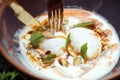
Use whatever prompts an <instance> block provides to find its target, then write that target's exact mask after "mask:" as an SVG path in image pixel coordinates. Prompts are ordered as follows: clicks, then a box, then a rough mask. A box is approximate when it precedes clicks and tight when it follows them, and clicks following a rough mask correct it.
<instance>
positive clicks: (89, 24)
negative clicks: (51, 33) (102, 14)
mask: <svg viewBox="0 0 120 80" xmlns="http://www.w3.org/2000/svg"><path fill="white" fill-rule="evenodd" d="M92 25H94V23H93V22H84V23H78V24H76V25H74V26H73V27H74V28H76V27H88V26H92Z"/></svg>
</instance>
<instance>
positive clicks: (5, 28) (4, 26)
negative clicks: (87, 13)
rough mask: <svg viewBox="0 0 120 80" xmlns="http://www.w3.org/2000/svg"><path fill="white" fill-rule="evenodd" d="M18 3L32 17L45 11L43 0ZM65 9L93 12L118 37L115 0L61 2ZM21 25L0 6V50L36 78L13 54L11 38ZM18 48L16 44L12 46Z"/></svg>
mask: <svg viewBox="0 0 120 80" xmlns="http://www.w3.org/2000/svg"><path fill="white" fill-rule="evenodd" d="M18 2H19V3H20V4H21V5H22V6H23V7H24V8H25V9H26V10H27V11H28V12H29V13H31V14H32V15H33V16H34V17H36V16H38V15H40V14H41V13H43V12H44V11H46V4H45V0H36V1H33V0H18ZM63 3H64V7H65V8H80V7H82V8H84V9H87V10H94V11H96V12H98V13H99V14H101V15H102V16H104V17H105V18H107V19H108V21H109V22H110V23H111V24H112V25H113V26H114V28H115V29H116V31H117V33H118V34H119V37H120V28H119V26H120V24H119V21H120V16H119V14H120V10H119V8H120V6H119V5H120V4H119V3H120V1H119V0H118V1H117V0H116V1H114V0H109V1H108V0H104V1H102V0H63ZM22 27H23V24H22V23H21V22H20V21H19V20H17V18H16V17H15V15H14V12H13V11H12V10H11V9H10V8H9V7H7V6H6V5H5V4H1V5H0V49H1V51H2V53H3V55H4V56H5V58H6V59H7V60H8V61H9V62H10V63H12V64H13V65H14V66H15V67H17V68H18V69H19V70H21V71H23V72H24V73H27V74H28V75H30V76H34V77H37V78H38V76H36V75H34V74H31V72H29V69H27V68H26V67H25V66H23V64H22V63H21V62H20V61H19V59H17V56H19V55H18V54H15V53H14V52H13V47H12V46H13V44H14V43H13V37H14V34H15V32H16V31H17V30H18V29H20V28H22ZM14 45H16V46H19V45H17V44H14Z"/></svg>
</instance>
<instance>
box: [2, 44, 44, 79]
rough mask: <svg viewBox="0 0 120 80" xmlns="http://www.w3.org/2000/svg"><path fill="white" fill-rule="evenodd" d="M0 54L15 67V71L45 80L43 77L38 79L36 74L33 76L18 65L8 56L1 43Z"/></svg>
mask: <svg viewBox="0 0 120 80" xmlns="http://www.w3.org/2000/svg"><path fill="white" fill-rule="evenodd" d="M0 52H1V54H2V56H3V57H4V58H5V59H6V60H7V61H8V62H9V63H10V64H11V65H12V66H13V67H15V69H17V70H18V71H20V72H22V73H24V74H25V75H26V76H29V77H32V78H35V79H43V78H42V77H41V78H40V77H38V76H36V75H34V74H32V73H31V72H28V71H27V70H26V69H25V68H24V67H23V66H21V65H20V64H17V63H16V62H14V60H13V59H12V58H11V57H10V56H9V55H7V53H6V52H5V50H4V48H3V47H2V45H1V43H0Z"/></svg>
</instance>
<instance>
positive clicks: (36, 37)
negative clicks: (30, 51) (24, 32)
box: [30, 32, 44, 48]
mask: <svg viewBox="0 0 120 80" xmlns="http://www.w3.org/2000/svg"><path fill="white" fill-rule="evenodd" d="M43 37H44V36H43V35H41V34H39V33H38V32H34V33H33V34H32V35H31V38H30V43H31V44H32V46H33V47H34V48H35V47H37V46H38V44H39V42H40V39H41V38H43Z"/></svg>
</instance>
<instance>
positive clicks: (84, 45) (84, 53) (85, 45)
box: [81, 43, 88, 63]
mask: <svg viewBox="0 0 120 80" xmlns="http://www.w3.org/2000/svg"><path fill="white" fill-rule="evenodd" d="M87 49H88V47H87V43H85V44H83V45H82V47H81V56H82V58H83V59H84V63H86V62H87Z"/></svg>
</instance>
